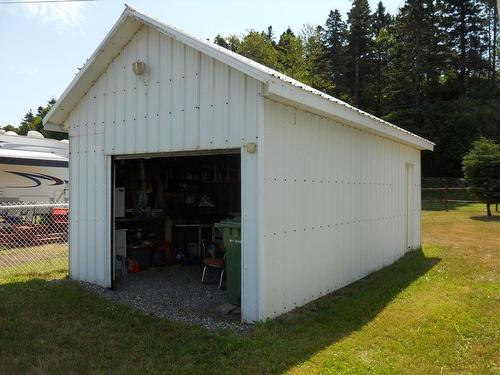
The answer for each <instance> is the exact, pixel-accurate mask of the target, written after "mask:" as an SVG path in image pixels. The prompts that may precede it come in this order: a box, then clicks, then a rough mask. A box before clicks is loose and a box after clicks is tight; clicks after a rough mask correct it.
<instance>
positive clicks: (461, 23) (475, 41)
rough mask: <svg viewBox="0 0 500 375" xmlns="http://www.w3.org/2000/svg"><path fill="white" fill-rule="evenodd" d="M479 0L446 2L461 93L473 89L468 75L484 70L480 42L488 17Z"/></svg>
mask: <svg viewBox="0 0 500 375" xmlns="http://www.w3.org/2000/svg"><path fill="white" fill-rule="evenodd" d="M482 10H483V9H482V7H481V4H480V2H479V1H477V0H447V1H445V2H444V11H445V13H444V15H443V16H444V18H445V19H446V21H447V29H448V35H449V37H450V42H449V44H450V45H452V46H453V47H452V48H453V49H454V50H455V55H454V59H455V60H456V63H455V65H456V67H457V70H458V77H457V80H458V87H459V90H460V93H461V95H462V96H464V97H465V96H467V94H468V93H469V89H470V82H469V79H470V78H471V77H473V76H474V75H477V74H479V75H480V71H481V70H482V51H481V49H480V46H481V44H482V39H483V38H485V37H486V36H485V34H484V29H483V27H482V26H484V22H485V18H484V13H483V12H482Z"/></svg>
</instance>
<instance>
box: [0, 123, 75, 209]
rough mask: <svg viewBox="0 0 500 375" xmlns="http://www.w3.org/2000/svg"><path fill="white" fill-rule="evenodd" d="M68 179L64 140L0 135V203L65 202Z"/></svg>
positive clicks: (35, 133)
mask: <svg viewBox="0 0 500 375" xmlns="http://www.w3.org/2000/svg"><path fill="white" fill-rule="evenodd" d="M68 179H69V176H68V142H67V141H57V140H54V139H45V138H44V137H43V135H42V134H40V133H38V132H35V131H30V132H28V135H27V136H19V135H17V134H15V133H14V132H6V133H4V134H0V202H18V201H20V202H61V201H66V200H67V196H68V192H67V188H68Z"/></svg>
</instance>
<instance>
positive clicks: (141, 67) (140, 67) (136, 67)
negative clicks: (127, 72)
mask: <svg viewBox="0 0 500 375" xmlns="http://www.w3.org/2000/svg"><path fill="white" fill-rule="evenodd" d="M132 70H133V71H134V73H135V75H136V76H142V75H143V74H144V72H146V63H145V62H144V61H141V60H137V61H135V62H133V63H132Z"/></svg>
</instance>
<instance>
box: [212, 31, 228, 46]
mask: <svg viewBox="0 0 500 375" xmlns="http://www.w3.org/2000/svg"><path fill="white" fill-rule="evenodd" d="M214 43H215V44H217V45H218V46H221V47H224V48H226V49H229V44H228V43H227V42H226V38H224V37H223V36H222V35H220V34H217V35H216V36H215V38H214Z"/></svg>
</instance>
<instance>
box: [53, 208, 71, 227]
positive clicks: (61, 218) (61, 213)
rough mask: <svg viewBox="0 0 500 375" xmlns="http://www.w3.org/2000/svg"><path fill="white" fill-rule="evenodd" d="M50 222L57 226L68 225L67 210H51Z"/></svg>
mask: <svg viewBox="0 0 500 375" xmlns="http://www.w3.org/2000/svg"><path fill="white" fill-rule="evenodd" d="M52 221H53V222H54V223H59V224H68V209H67V208H53V209H52Z"/></svg>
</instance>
